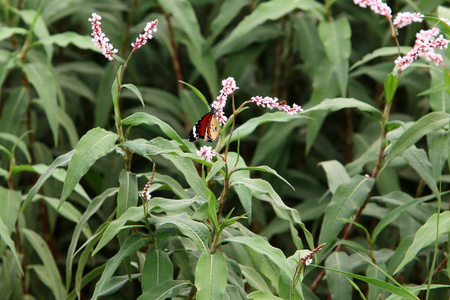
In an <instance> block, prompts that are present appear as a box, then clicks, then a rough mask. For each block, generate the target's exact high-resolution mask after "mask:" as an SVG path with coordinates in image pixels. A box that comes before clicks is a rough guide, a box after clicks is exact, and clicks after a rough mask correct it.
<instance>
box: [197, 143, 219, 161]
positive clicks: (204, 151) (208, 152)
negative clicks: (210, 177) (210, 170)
mask: <svg viewBox="0 0 450 300" xmlns="http://www.w3.org/2000/svg"><path fill="white" fill-rule="evenodd" d="M197 155H198V156H200V158H201V159H203V160H206V161H211V159H212V158H213V157H214V156H216V155H217V153H216V151H215V150H214V149H213V148H212V147H211V146H203V147H201V148H200V150H198V151H197Z"/></svg>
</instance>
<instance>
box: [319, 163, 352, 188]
mask: <svg viewBox="0 0 450 300" xmlns="http://www.w3.org/2000/svg"><path fill="white" fill-rule="evenodd" d="M319 165H320V166H321V167H322V168H323V170H324V171H325V174H326V175H327V181H328V187H329V189H330V191H331V193H332V194H333V195H334V194H335V193H336V190H337V188H338V187H339V186H340V185H341V184H343V183H346V182H349V181H350V180H351V178H350V176H349V175H348V173H347V171H346V170H345V167H344V166H343V165H342V164H341V163H340V162H338V161H337V160H329V161H324V162H321V163H319Z"/></svg>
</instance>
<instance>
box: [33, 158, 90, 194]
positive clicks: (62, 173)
mask: <svg viewBox="0 0 450 300" xmlns="http://www.w3.org/2000/svg"><path fill="white" fill-rule="evenodd" d="M71 152H72V153H71V154H73V151H71ZM70 157H72V155H70ZM69 161H70V159H69V160H67V163H66V165H67V164H69ZM29 167H30V169H31V170H29V172H36V173H38V174H40V175H42V174H44V173H46V172H48V169H49V166H46V165H42V164H39V165H33V166H29ZM51 176H52V177H53V178H54V179H56V180H58V181H59V182H61V183H64V180H65V179H66V176H67V172H66V170H64V169H60V168H57V169H55V171H54V172H53V173H52V174H51ZM74 192H75V193H77V194H78V195H80V196H81V197H82V198H83V199H85V200H86V202H91V199H90V198H89V195H88V194H87V193H86V191H85V190H84V189H83V187H82V186H81V185H80V184H79V183H78V184H77V185H76V186H75V188H74Z"/></svg>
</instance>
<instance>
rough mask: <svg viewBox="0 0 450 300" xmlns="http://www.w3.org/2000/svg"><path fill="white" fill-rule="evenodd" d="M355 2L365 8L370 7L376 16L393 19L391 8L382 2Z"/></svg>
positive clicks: (362, 0) (358, 0)
mask: <svg viewBox="0 0 450 300" xmlns="http://www.w3.org/2000/svg"><path fill="white" fill-rule="evenodd" d="M353 2H354V3H355V4H356V5H359V6H360V7H363V8H366V7H370V9H371V10H372V11H374V12H375V13H376V14H379V15H382V16H385V17H386V18H388V19H389V20H390V19H392V10H391V8H390V7H389V6H388V5H387V4H386V3H383V2H382V1H381V0H353Z"/></svg>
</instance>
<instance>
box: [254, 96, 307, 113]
mask: <svg viewBox="0 0 450 300" xmlns="http://www.w3.org/2000/svg"><path fill="white" fill-rule="evenodd" d="M248 102H252V103H256V105H258V106H262V107H267V108H269V109H274V108H276V109H278V110H281V111H283V112H285V113H287V114H288V115H291V116H293V115H295V114H297V113H298V112H302V111H303V109H302V107H301V106H299V105H297V104H295V103H294V105H292V107H290V106H289V105H287V104H286V101H285V100H283V101H281V102H278V99H277V98H270V97H264V98H262V97H260V96H254V97H252V98H251V99H250V100H249V101H248Z"/></svg>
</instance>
